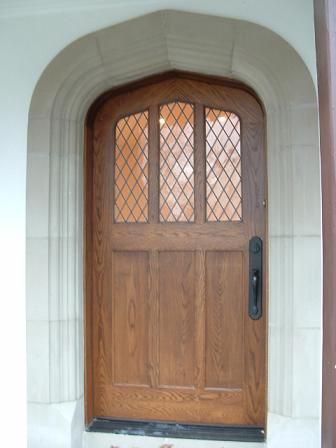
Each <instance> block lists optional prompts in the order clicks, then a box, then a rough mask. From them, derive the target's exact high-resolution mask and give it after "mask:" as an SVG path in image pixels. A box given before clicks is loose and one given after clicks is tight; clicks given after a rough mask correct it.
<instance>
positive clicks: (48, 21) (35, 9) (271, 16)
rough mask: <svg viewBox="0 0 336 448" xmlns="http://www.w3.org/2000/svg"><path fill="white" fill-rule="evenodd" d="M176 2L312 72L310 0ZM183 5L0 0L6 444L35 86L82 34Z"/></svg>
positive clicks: (16, 411)
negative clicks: (242, 30) (262, 37)
mask: <svg viewBox="0 0 336 448" xmlns="http://www.w3.org/2000/svg"><path fill="white" fill-rule="evenodd" d="M182 6H183V9H184V10H189V11H194V12H203V13H208V14H214V15H220V16H227V17H232V18H241V19H245V20H249V21H251V22H255V23H259V24H261V25H264V26H266V27H268V28H270V29H272V30H274V31H275V32H277V33H278V34H279V35H281V36H282V37H283V38H284V39H286V40H287V41H288V42H289V43H290V44H291V45H292V46H293V47H294V48H295V49H296V50H297V51H298V53H299V54H300V55H301V57H302V58H303V60H304V61H305V62H306V64H307V66H308V67H309V70H310V72H311V74H312V77H313V79H315V78H316V73H315V72H316V70H315V52H314V34H313V12H312V0H282V1H281V2H279V1H278V0H259V1H258V2H256V1H253V2H252V1H251V0H235V1H234V2H233V1H230V2H229V1H227V0H225V1H221V2H219V1H215V0H208V1H207V2H204V1H201V0H191V1H190V0H185V1H184V2H183V5H182ZM182 6H181V1H179V0H175V1H174V0H170V1H168V0H166V1H164V0H161V1H160V0H157V1H142V0H133V1H130V0H125V1H107V0H96V1H94V2H93V1H88V0H86V1H84V0H68V1H64V0H63V1H58V2H57V1H55V0H45V1H44V2H41V1H33V0H26V1H24V0H0V55H1V59H0V64H1V70H0V135H1V144H0V145H1V146H0V248H1V252H0V273H1V274H0V275H1V280H0V297H1V299H2V301H3V303H4V304H5V305H4V307H3V311H2V313H1V315H0V352H1V354H2V359H3V360H5V363H4V364H3V366H2V368H1V369H0V396H1V400H2V408H3V409H4V410H5V415H4V417H3V419H2V425H3V427H6V429H7V432H8V433H9V434H10V435H11V446H16V447H21V446H24V445H25V440H26V436H25V430H24V428H25V403H26V393H25V377H26V368H25V363H26V361H25V292H24V291H25V202H26V150H27V125H28V111H29V104H30V100H31V97H32V94H33V90H34V87H35V85H36V83H37V81H38V79H39V77H40V75H41V73H42V71H43V70H44V68H45V67H46V66H47V65H48V63H49V62H50V61H51V60H52V59H53V58H54V57H55V55H56V54H57V53H58V52H59V51H60V50H61V49H62V48H64V47H65V46H66V45H68V44H69V43H70V42H72V41H73V40H75V39H77V38H79V37H80V36H82V35H85V34H87V33H89V32H92V31H95V30H97V29H100V28H102V27H105V26H110V25H112V24H114V23H118V22H120V21H123V20H126V19H129V18H131V17H135V16H139V15H143V14H145V13H147V12H150V11H154V10H158V9H181V8H182ZM42 275H43V273H41V276H42ZM298 343H300V339H298ZM13 416H15V419H14V418H13ZM18 428H19V430H18Z"/></svg>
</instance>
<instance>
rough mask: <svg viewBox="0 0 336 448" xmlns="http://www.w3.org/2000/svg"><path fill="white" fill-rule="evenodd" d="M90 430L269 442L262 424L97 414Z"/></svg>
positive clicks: (123, 433) (138, 434)
mask: <svg viewBox="0 0 336 448" xmlns="http://www.w3.org/2000/svg"><path fill="white" fill-rule="evenodd" d="M86 430H87V431H88V432H102V433H113V434H122V435H134V436H152V437H172V438H177V439H200V440H216V441H223V442H224V441H231V442H264V441H265V430H264V428H263V427H260V426H239V425H233V426H228V425H210V424H184V423H171V422H157V421H148V420H146V421H144V420H122V419H113V418H102V417H95V418H93V420H92V421H91V423H90V424H89V425H88V427H87V428H86Z"/></svg>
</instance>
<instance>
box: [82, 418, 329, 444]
mask: <svg viewBox="0 0 336 448" xmlns="http://www.w3.org/2000/svg"><path fill="white" fill-rule="evenodd" d="M268 427H269V431H268V433H269V434H268V439H267V442H265V443H249V442H218V441H208V440H190V439H173V438H162V437H147V436H127V435H121V434H103V433H93V432H85V433H84V434H83V448H204V447H206V448H264V447H267V448H320V446H321V444H320V422H319V420H318V419H294V418H287V417H282V416H279V415H276V414H269V416H268Z"/></svg>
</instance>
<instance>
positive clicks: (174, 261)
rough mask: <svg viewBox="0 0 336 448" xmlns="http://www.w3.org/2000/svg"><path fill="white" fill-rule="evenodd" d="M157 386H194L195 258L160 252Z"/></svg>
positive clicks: (188, 253) (187, 253)
mask: <svg viewBox="0 0 336 448" xmlns="http://www.w3.org/2000/svg"><path fill="white" fill-rule="evenodd" d="M159 271H160V274H159V275H160V318H159V326H160V373H159V378H160V385H161V386H168V385H170V386H187V387H190V386H194V385H195V369H194V359H195V352H194V350H195V346H194V331H195V305H194V302H195V258H194V253H193V252H182V251H181V252H180V251H179V252H160V254H159Z"/></svg>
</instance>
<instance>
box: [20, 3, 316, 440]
mask: <svg viewBox="0 0 336 448" xmlns="http://www.w3.org/2000/svg"><path fill="white" fill-rule="evenodd" d="M200 27H201V29H202V34H201V35H200V33H199V29H200ZM153 30H155V33H154V31H153ZM153 33H154V34H153ZM121 35H122V36H123V39H120V36H121ZM135 36H136V37H135ZM116 43H118V44H116ZM163 49H164V50H163ZM288 67H290V70H288ZM172 68H173V69H180V70H189V71H192V72H199V73H204V74H208V75H217V76H221V77H223V76H225V77H228V78H234V79H237V80H240V81H243V82H244V83H245V84H247V85H249V86H251V87H252V88H253V89H254V90H255V91H256V92H257V94H258V96H259V97H260V98H261V100H262V103H263V105H264V109H265V116H266V117H267V122H266V128H267V130H266V131H267V132H266V133H267V160H268V191H269V202H268V206H269V209H268V219H269V222H268V229H269V236H268V242H269V266H270V270H269V291H270V294H269V296H270V299H269V325H268V342H269V350H268V353H269V356H268V365H269V369H268V371H269V380H268V386H269V387H268V405H269V411H271V412H273V413H275V414H278V415H281V414H282V415H287V416H289V417H288V422H291V423H292V427H293V428H297V426H296V425H297V422H298V420H299V421H301V422H304V421H307V420H308V419H310V418H315V419H316V421H317V420H318V415H319V403H320V397H319V391H320V387H319V371H320V316H321V312H320V308H321V307H320V305H321V287H320V286H321V281H320V272H321V259H320V253H321V240H320V213H319V210H320V197H319V192H320V184H319V152H318V132H317V111H316V94H315V89H314V83H313V81H312V79H311V77H310V75H309V72H308V70H307V68H306V67H305V65H304V63H303V62H302V60H301V59H300V57H299V56H298V55H297V53H296V52H295V51H294V50H293V49H292V48H291V47H290V46H289V45H288V44H287V43H286V42H285V41H284V40H283V39H281V37H279V36H277V35H276V34H275V33H273V32H271V31H269V30H266V29H264V28H262V27H260V26H258V25H255V24H250V23H246V22H244V21H239V20H238V21H236V20H231V19H227V18H220V17H210V16H202V15H197V14H188V13H182V12H174V11H164V12H159V13H155V14H151V15H148V16H145V17H142V18H138V19H136V20H133V21H129V22H125V23H123V24H120V25H117V26H113V27H111V28H108V29H105V30H101V31H97V32H96V33H93V34H92V35H89V36H86V37H84V38H83V39H80V40H79V41H77V42H74V43H73V44H72V45H70V46H69V47H67V48H65V49H64V51H63V52H61V53H60V54H59V55H58V56H57V57H56V58H55V60H54V61H52V62H51V63H50V65H49V66H48V67H47V69H46V71H45V72H44V74H43V75H42V77H41V79H40V81H39V82H38V84H37V86H36V90H35V93H34V96H33V99H32V104H31V109H30V122H29V141H28V148H29V149H28V151H29V153H28V173H27V174H28V200H27V201H28V202H27V236H28V241H27V254H28V255H27V257H28V262H27V266H28V272H27V279H28V282H27V284H28V291H27V298H28V299H27V300H28V302H27V316H28V323H27V335H28V336H27V340H28V353H29V357H28V371H29V375H28V398H29V401H30V404H29V415H30V427H31V428H33V429H32V431H31V434H32V436H31V437H33V438H34V437H40V438H41V440H43V444H42V446H46V445H48V444H49V445H50V440H51V439H52V442H53V443H56V440H62V442H60V446H62V448H63V447H64V446H66V444H67V443H68V442H67V441H69V440H70V438H71V437H72V438H75V439H76V440H77V441H78V442H76V443H80V442H79V440H81V438H82V434H83V430H84V417H83V404H82V401H81V399H82V397H83V391H84V387H83V370H84V369H83V353H84V350H83V344H82V340H83V334H84V331H83V312H82V309H83V290H82V284H83V276H84V274H83V265H82V259H83V240H84V238H83V234H82V229H83V217H84V212H83V160H82V159H83V151H84V142H83V129H84V127H85V124H84V122H85V117H86V114H87V111H88V108H89V106H90V105H91V104H92V103H93V102H94V100H95V98H97V97H99V95H101V94H102V93H103V92H105V91H108V90H109V89H111V88H114V87H116V86H121V85H123V84H126V83H127V81H131V80H136V79H142V78H144V77H145V76H148V75H151V74H155V73H160V72H162V71H167V70H169V69H172ZM302 265H304V266H305V269H304V270H303V269H302ZM41 273H43V278H44V279H47V280H48V281H45V282H41V278H42V274H41ZM36 279H37V280H36ZM309 421H310V420H309ZM50 422H56V423H52V425H53V426H52V428H55V430H54V431H53V430H52V429H51V426H50ZM310 426H311V427H314V425H313V424H311V425H310ZM39 428H40V430H39ZM44 428H48V432H47V433H46V432H45V430H44ZM70 434H72V435H71V437H70ZM56 436H57V437H56ZM41 443H42V442H41ZM69 443H70V442H69ZM78 446H79V445H78Z"/></svg>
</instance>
